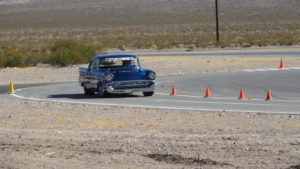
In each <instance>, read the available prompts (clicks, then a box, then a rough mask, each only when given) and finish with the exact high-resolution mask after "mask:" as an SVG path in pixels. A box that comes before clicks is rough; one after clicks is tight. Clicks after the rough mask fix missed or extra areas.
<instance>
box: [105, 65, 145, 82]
mask: <svg viewBox="0 0 300 169" xmlns="http://www.w3.org/2000/svg"><path fill="white" fill-rule="evenodd" d="M110 73H112V74H113V75H114V78H113V81H130V80H145V79H146V75H147V73H146V71H144V70H142V69H130V68H128V69H111V70H110Z"/></svg>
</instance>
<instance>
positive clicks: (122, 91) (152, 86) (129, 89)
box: [105, 80, 156, 94]
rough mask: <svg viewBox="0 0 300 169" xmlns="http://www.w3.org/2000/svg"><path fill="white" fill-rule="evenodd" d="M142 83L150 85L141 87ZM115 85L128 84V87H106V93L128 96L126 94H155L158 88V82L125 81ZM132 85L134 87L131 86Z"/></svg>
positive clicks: (108, 85) (110, 85)
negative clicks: (139, 84)
mask: <svg viewBox="0 0 300 169" xmlns="http://www.w3.org/2000/svg"><path fill="white" fill-rule="evenodd" d="M141 82H147V83H149V85H147V86H144V87H139V86H138V85H134V84H138V83H141ZM113 83H114V84H116V83H119V84H120V85H122V84H126V86H127V87H124V88H114V87H113V85H112V84H107V85H106V89H105V90H106V91H107V92H108V93H112V94H126V93H134V92H154V90H155V87H156V82H155V81H154V80H152V81H123V82H113ZM130 83H131V84H132V85H130Z"/></svg>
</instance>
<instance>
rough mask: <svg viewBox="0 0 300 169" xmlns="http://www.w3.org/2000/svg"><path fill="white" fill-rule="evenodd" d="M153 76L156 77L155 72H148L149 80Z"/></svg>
mask: <svg viewBox="0 0 300 169" xmlns="http://www.w3.org/2000/svg"><path fill="white" fill-rule="evenodd" d="M155 77H156V74H155V73H154V72H150V73H149V74H148V78H149V79H150V80H154V79H155Z"/></svg>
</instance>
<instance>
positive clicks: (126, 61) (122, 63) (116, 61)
mask: <svg viewBox="0 0 300 169" xmlns="http://www.w3.org/2000/svg"><path fill="white" fill-rule="evenodd" d="M137 65H138V62H137V59H136V58H133V57H124V58H105V59H101V60H100V68H111V67H129V66H137Z"/></svg>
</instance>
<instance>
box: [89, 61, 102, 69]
mask: <svg viewBox="0 0 300 169" xmlns="http://www.w3.org/2000/svg"><path fill="white" fill-rule="evenodd" d="M99 62H100V60H99V59H95V60H93V61H92V63H91V64H90V70H98V69H99Z"/></svg>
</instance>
